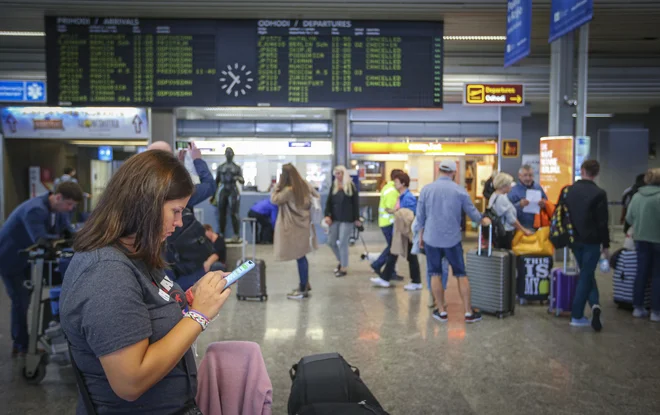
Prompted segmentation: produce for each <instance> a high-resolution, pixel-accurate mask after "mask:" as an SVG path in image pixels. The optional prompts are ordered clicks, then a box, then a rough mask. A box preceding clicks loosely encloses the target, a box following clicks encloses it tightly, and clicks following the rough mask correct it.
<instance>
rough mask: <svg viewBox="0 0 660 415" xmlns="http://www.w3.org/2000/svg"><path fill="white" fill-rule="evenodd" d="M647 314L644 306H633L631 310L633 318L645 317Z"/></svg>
mask: <svg viewBox="0 0 660 415" xmlns="http://www.w3.org/2000/svg"><path fill="white" fill-rule="evenodd" d="M648 316H649V312H648V311H646V309H645V308H641V307H635V310H633V317H635V318H646V317H648Z"/></svg>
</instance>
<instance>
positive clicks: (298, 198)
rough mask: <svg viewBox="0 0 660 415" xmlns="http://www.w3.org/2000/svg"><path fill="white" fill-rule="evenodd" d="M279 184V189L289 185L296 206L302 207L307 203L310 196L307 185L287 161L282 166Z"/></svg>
mask: <svg viewBox="0 0 660 415" xmlns="http://www.w3.org/2000/svg"><path fill="white" fill-rule="evenodd" d="M279 186H280V189H284V188H285V187H287V186H291V191H292V192H293V200H294V201H295V203H296V207H299V208H302V207H304V206H305V205H306V204H307V203H308V201H309V197H310V192H309V186H308V185H307V182H306V181H305V179H303V178H302V176H301V175H300V173H298V170H297V169H296V168H295V167H294V165H293V164H291V163H287V164H285V165H284V166H282V175H281V176H280V185H279Z"/></svg>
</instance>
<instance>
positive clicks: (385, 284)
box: [369, 277, 392, 288]
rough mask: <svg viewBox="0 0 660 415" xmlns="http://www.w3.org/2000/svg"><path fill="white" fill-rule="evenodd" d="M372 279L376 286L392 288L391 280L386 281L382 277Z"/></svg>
mask: <svg viewBox="0 0 660 415" xmlns="http://www.w3.org/2000/svg"><path fill="white" fill-rule="evenodd" d="M369 279H370V280H371V283H372V284H373V285H374V286H375V287H382V288H390V287H391V286H392V284H390V282H389V281H385V280H384V279H382V278H381V277H374V278H369Z"/></svg>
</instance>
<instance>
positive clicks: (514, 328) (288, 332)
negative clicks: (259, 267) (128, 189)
mask: <svg viewBox="0 0 660 415" xmlns="http://www.w3.org/2000/svg"><path fill="white" fill-rule="evenodd" d="M367 239H368V241H367V242H368V245H369V247H370V248H371V249H373V250H377V249H378V248H382V246H383V242H382V241H381V237H380V235H379V233H378V232H377V231H372V232H369V233H368V235H367ZM362 252H363V249H362V246H360V245H358V246H356V247H354V248H353V249H352V257H351V261H352V262H351V267H350V274H349V276H347V277H345V278H343V279H337V278H335V277H334V276H333V274H332V269H333V268H334V266H335V265H336V261H335V260H334V258H332V257H331V253H330V250H329V249H328V248H327V247H322V248H321V249H320V250H319V251H318V252H317V253H315V254H314V255H311V256H310V257H309V261H310V268H311V283H312V286H313V291H312V293H313V294H312V297H311V298H309V299H308V300H306V301H302V302H297V301H291V300H287V299H286V296H285V294H286V293H287V292H288V291H289V290H290V289H291V288H293V287H295V285H296V281H297V268H296V264H295V262H289V263H276V262H274V261H273V259H272V247H268V246H260V247H259V251H258V253H259V256H260V257H261V258H265V259H266V261H267V264H268V265H267V275H268V294H269V296H270V298H269V300H268V302H266V303H258V302H256V303H249V302H238V301H236V299H235V298H232V299H231V300H230V301H229V302H228V303H227V304H226V305H225V307H224V308H223V310H222V312H221V315H220V318H219V319H218V320H216V321H215V323H214V324H213V326H212V327H211V328H210V329H209V330H208V331H207V332H205V333H204V334H203V335H202V337H201V338H200V341H199V351H200V353H202V352H203V350H204V349H205V348H206V346H207V345H208V344H209V343H210V342H213V341H218V340H250V341H254V342H257V343H259V344H260V345H261V347H262V351H263V354H264V358H265V361H266V365H267V367H268V371H269V373H270V377H271V379H272V382H273V387H274V400H275V402H274V408H273V409H274V410H273V413H274V414H278V415H279V414H286V403H287V399H288V393H289V390H290V386H291V381H290V379H289V375H288V369H289V368H290V366H291V365H292V364H293V363H295V362H297V360H298V359H299V358H300V357H301V356H304V355H308V354H313V353H321V352H328V351H337V352H339V353H341V354H342V355H344V357H345V358H346V359H347V360H348V361H349V362H350V363H351V364H353V365H355V366H358V367H359V368H360V370H361V372H362V377H363V379H364V380H365V382H366V383H367V385H369V387H370V388H371V390H372V391H373V393H374V394H375V395H376V397H377V398H378V399H379V400H380V402H381V403H382V405H383V406H384V407H385V409H387V410H388V411H389V412H390V413H391V414H393V415H397V414H401V415H417V414H419V415H424V414H454V415H457V414H493V415H495V414H497V415H499V414H502V415H509V414H534V415H539V414H549V415H559V414H580V415H586V414H595V415H596V414H597V415H600V414H643V415H648V414H658V413H660V394H659V393H658V391H659V388H660V324H653V323H650V322H648V321H639V320H633V319H632V317H631V316H630V313H629V312H626V311H622V310H618V309H617V308H616V307H615V306H614V305H613V304H612V302H611V293H612V289H611V286H612V284H611V277H608V276H599V280H598V281H599V284H600V288H601V298H602V303H603V320H604V325H605V329H604V330H603V332H601V333H598V334H596V333H594V332H593V331H591V329H575V328H571V327H569V326H568V320H567V319H565V318H555V317H553V316H550V315H548V314H547V312H546V308H545V307H542V306H539V305H528V306H523V307H518V308H517V309H516V315H515V316H513V317H510V318H506V319H503V320H498V319H496V318H492V317H485V318H484V321H483V322H481V323H479V324H474V325H471V326H467V327H466V326H465V324H464V323H463V321H462V313H461V310H462V308H461V302H460V298H459V297H458V294H457V291H456V284H455V281H452V282H451V286H450V296H449V303H450V305H449V312H450V317H449V322H448V323H447V324H444V325H443V324H440V323H438V322H436V321H435V320H433V319H432V318H431V315H430V311H429V310H430V309H429V308H428V304H429V298H428V292H427V291H423V292H414V293H408V292H405V291H403V288H402V285H403V284H402V283H400V284H399V286H398V287H396V288H391V289H382V288H381V289H377V288H372V287H371V286H370V283H369V280H368V278H369V277H370V276H372V274H371V273H370V268H369V266H368V264H367V263H366V262H360V260H359V256H360V254H361V253H362ZM421 262H422V270H423V272H424V270H425V266H424V261H421ZM398 269H399V273H400V274H402V275H407V266H406V264H405V262H402V263H401V264H400V265H399V266H398ZM8 308H9V305H8V299H7V297H6V295H5V294H4V292H3V293H0V310H1V311H2V313H1V314H0V315H1V316H2V317H1V318H0V346H3V348H2V350H3V351H0V401H1V402H3V405H2V407H3V408H4V409H2V410H0V413H2V414H17V415H18V414H39V415H47V414H73V413H74V412H75V408H74V406H75V397H76V389H75V379H74V376H73V373H72V371H71V368H70V367H65V368H59V367H56V366H53V365H51V366H50V367H49V372H48V374H47V377H46V379H45V380H44V381H43V382H42V384H41V385H39V386H28V385H26V384H25V383H24V381H23V380H22V377H21V375H20V364H19V363H18V362H17V361H12V360H11V359H10V358H9V346H10V341H9V336H8V332H9V328H8V317H7V316H8ZM229 415H231V414H229Z"/></svg>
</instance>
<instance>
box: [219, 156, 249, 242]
mask: <svg viewBox="0 0 660 415" xmlns="http://www.w3.org/2000/svg"><path fill="white" fill-rule="evenodd" d="M225 157H227V161H226V162H225V163H223V164H221V165H220V166H219V167H218V170H217V174H216V177H215V182H216V184H217V185H218V189H219V190H218V200H217V202H218V210H219V213H220V233H221V234H222V235H224V233H225V228H226V227H227V208H229V212H230V215H231V227H232V229H233V230H234V240H236V241H237V240H239V239H240V238H239V236H238V235H239V230H238V227H239V222H240V219H239V216H238V211H239V208H240V193H239V191H238V185H237V184H236V182H238V183H240V184H245V179H243V171H242V170H241V167H240V166H239V165H238V164H236V163H234V150H232V148H231V147H228V148H227V150H225Z"/></svg>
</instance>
